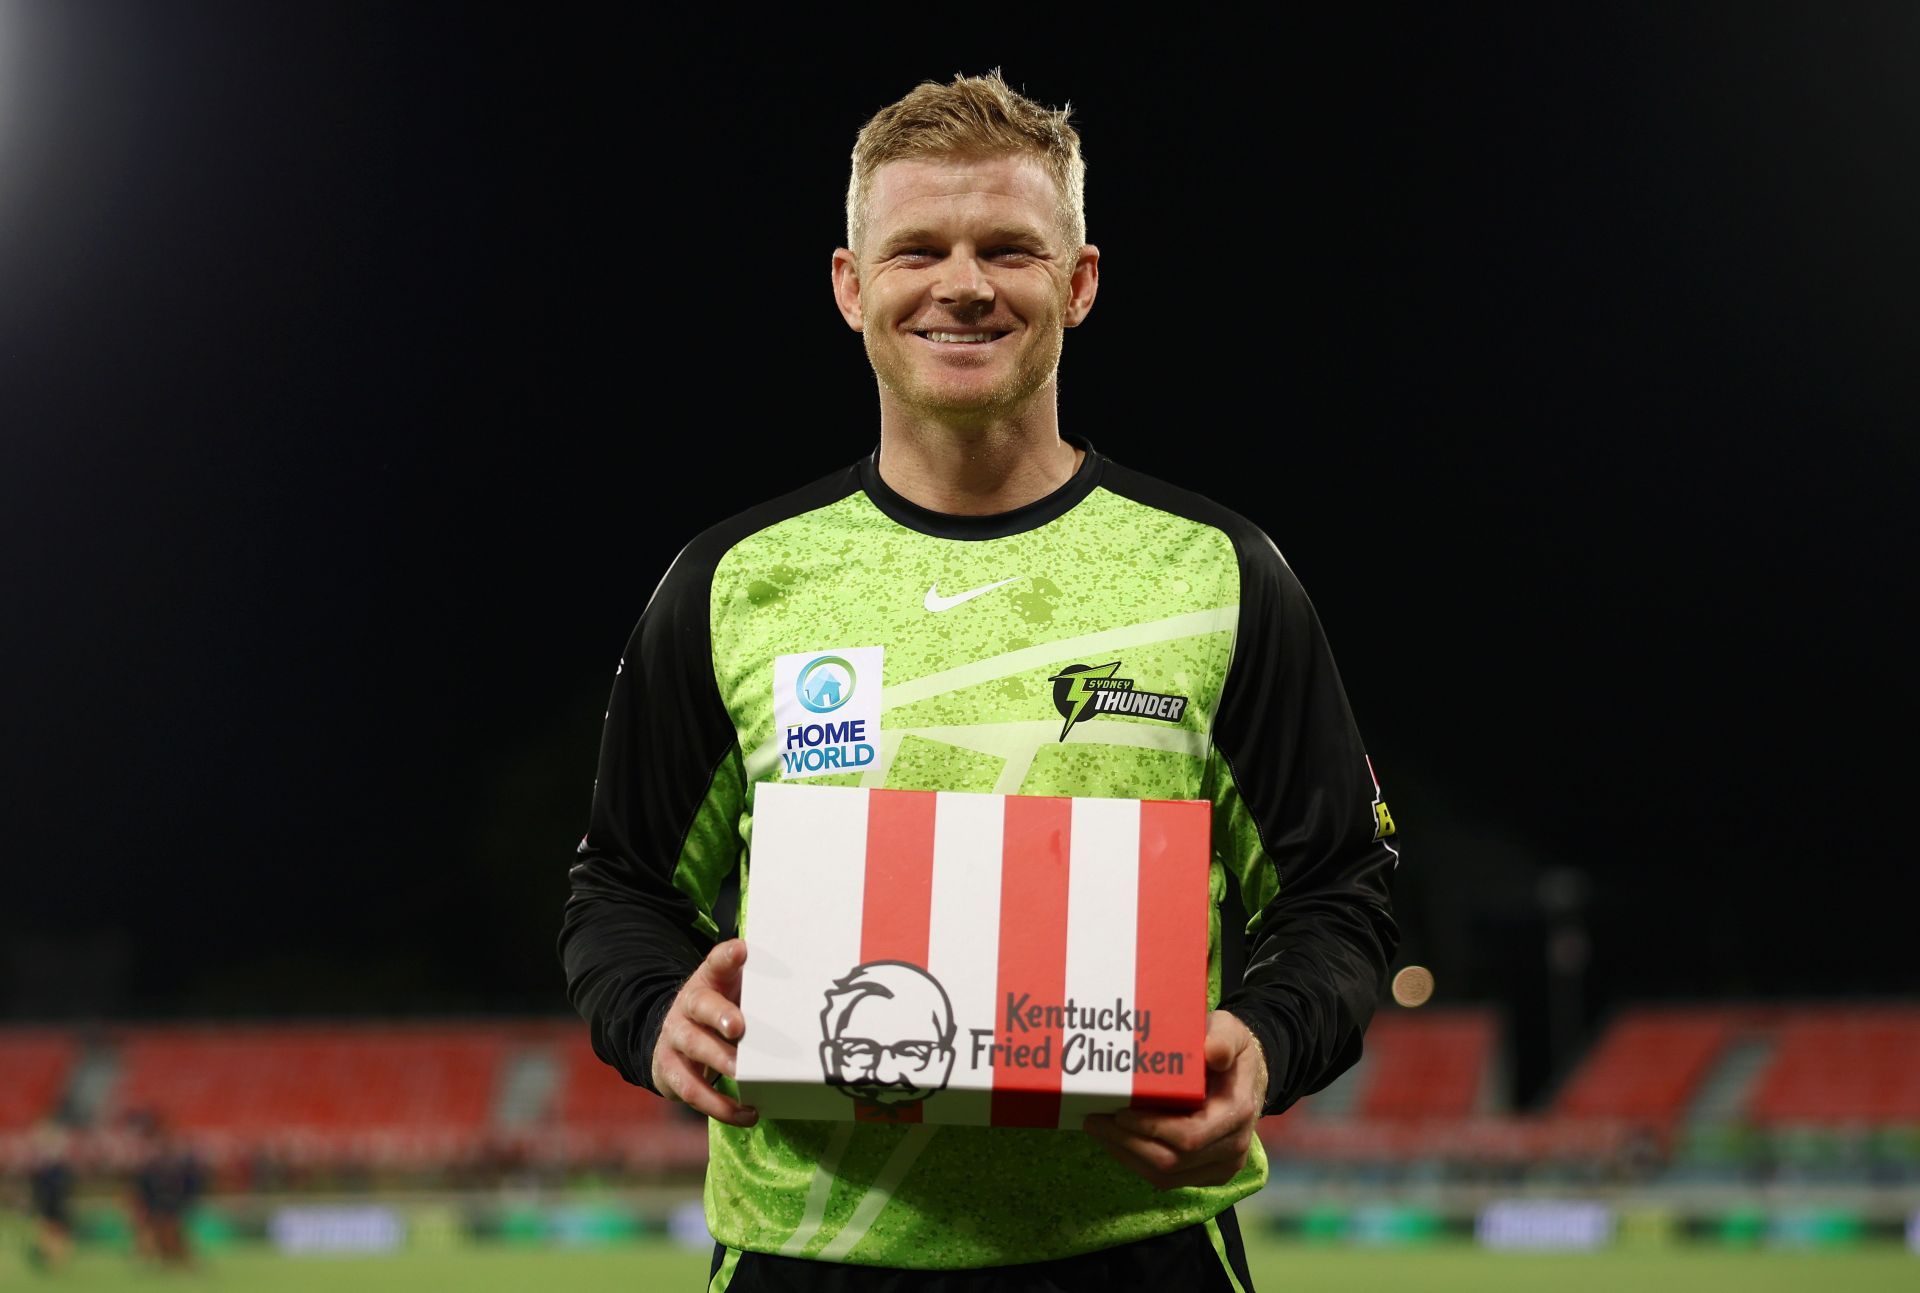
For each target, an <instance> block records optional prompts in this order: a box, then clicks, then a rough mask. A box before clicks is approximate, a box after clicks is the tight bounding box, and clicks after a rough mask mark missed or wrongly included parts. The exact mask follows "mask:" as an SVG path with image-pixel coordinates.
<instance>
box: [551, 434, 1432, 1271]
mask: <svg viewBox="0 0 1920 1293" xmlns="http://www.w3.org/2000/svg"><path fill="white" fill-rule="evenodd" d="M1068 439H1069V440H1070V441H1072V442H1073V443H1075V444H1077V445H1078V446H1079V447H1081V448H1082V449H1085V450H1086V454H1085V458H1084V460H1083V461H1082V463H1081V466H1080V467H1079V469H1078V470H1077V471H1076V473H1075V474H1074V476H1073V478H1072V479H1071V480H1069V481H1068V482H1067V483H1066V484H1064V485H1062V486H1061V487H1060V488H1059V489H1057V490H1055V491H1054V492H1053V493H1051V494H1049V495H1047V496H1046V497H1044V498H1041V499H1039V500H1037V501H1036V502H1033V503H1031V504H1028V505H1027V506H1024V507H1021V508H1018V509H1016V510H1014V511H1011V512H1005V513H1001V514H998V515H991V516H950V515H944V514H940V513H935V512H931V511H928V510H926V509H924V508H922V507H919V506H917V505H916V504H914V503H912V502H911V501H909V500H908V499H906V498H904V497H902V496H901V495H899V494H897V493H896V492H894V491H893V490H892V489H890V488H889V487H888V486H887V485H886V483H885V482H884V481H883V480H882V479H881V478H880V474H879V471H878V465H877V452H876V454H875V455H873V456H869V457H868V458H866V459H864V460H862V461H860V462H857V463H854V464H852V465H851V466H849V467H846V468H844V469H842V470H839V471H836V472H834V473H833V474H832V475H829V476H827V477H824V478H822V479H820V480H818V481H815V482H814V483H813V484H811V485H808V486H806V487H804V488H802V489H799V490H797V491H795V492H793V493H791V494H788V495H786V496H784V497H782V498H778V499H775V500H773V501H771V502H769V503H766V504H763V505H761V506H759V507H756V508H754V509H752V510H750V511H747V512H744V513H742V514H740V515H739V516H736V517H734V518H732V519H731V520H728V521H726V522H723V523H722V524H720V525H717V526H714V527H713V528H711V529H709V530H707V531H705V532H704V533H702V534H701V535H699V536H698V537H697V538H695V539H694V541H693V542H692V543H690V544H689V545H688V546H687V547H686V548H685V549H684V550H683V551H682V552H681V553H680V555H679V556H678V558H676V560H675V561H674V563H673V565H672V567H671V568H670V569H669V570H668V571H667V574H666V576H665V577H664V578H663V579H662V581H661V583H660V586H659V587H658V588H657V589H656V590H655V592H654V594H653V597H652V598H651V600H649V601H648V603H647V605H646V608H645V610H644V611H643V613H642V614H641V616H640V621H639V624H638V626H637V627H636V628H635V630H634V632H633V636H632V639H631V640H630V641H629V643H628V645H627V650H626V654H625V656H624V657H623V659H622V660H621V664H620V668H619V671H618V673H617V674H616V676H615V679H614V686H613V694H612V698H611V700H610V702H609V705H608V708H607V714H606V725H605V729H604V732H603V735H602V739H601V747H600V760H599V771H598V778H597V780H596V782H595V787H594V795H593V806H592V812H591V816H590V821H589V826H588V829H587V833H586V836H585V838H583V839H582V840H581V841H580V844H579V847H578V849H577V852H576V860H575V862H574V865H573V869H572V893H571V896H570V898H569V900H568V903H567V907H566V912H565V916H564V920H563V923H562V928H561V933H560V939H559V951H560V957H561V961H562V963H563V965H564V967H565V970H566V975H567V986H568V992H569V995H570V997H571V999H572V1001H573V1004H574V1006H575V1008H576V1009H577V1010H578V1011H579V1012H580V1014H581V1015H582V1017H583V1018H584V1019H585V1020H586V1021H587V1023H588V1025H589V1027H590V1032H591V1036H592V1041H593V1047H594V1050H595V1052H596V1053H597V1054H598V1055H599V1056H600V1058H601V1059H603V1060H605V1061H606V1062H607V1063H609V1064H611V1065H613V1066H614V1067H615V1068H617V1069H618V1070H619V1071H620V1073H621V1074H622V1075H623V1076H624V1077H625V1078H626V1079H627V1080H628V1081H629V1082H633V1083H635V1084H638V1085H640V1086H643V1087H647V1088H648V1089H650V1090H651V1089H652V1087H651V1083H650V1078H651V1056H652V1053H653V1048H654V1044H655V1042H656V1040H657V1038H658V1036H659V1032H660V1027H661V1022H662V1020H663V1018H664V1017H665V1014H666V1012H667V1009H668V1007H669V1006H670V1005H671V1004H672V1001H673V998H674V996H675V994H676V992H677V991H678V989H679V987H680V985H681V984H682V983H683V982H684V981H685V980H686V978H687V977H688V976H689V975H690V974H691V973H692V972H693V970H694V969H695V968H696V967H697V966H698V964H699V962H700V961H701V959H702V958H703V957H704V956H705V955H706V953H707V952H708V951H709V950H710V949H711V948H712V946H713V944H714V942H715V940H716V939H717V938H718V937H719V936H720V934H721V931H720V930H719V928H718V927H717V926H716V923H715V920H714V903H715V899H716V897H717V895H718V894H719V892H720V890H721V888H722V887H723V885H724V884H725V882H726V881H727V879H728V878H729V877H730V876H733V875H734V874H735V873H736V872H738V873H739V879H740V892H741V901H740V934H741V936H742V937H744V938H745V939H746V941H747V945H748V948H749V952H751V948H752V946H753V925H752V904H751V896H752V889H751V883H750V881H751V874H750V866H749V863H750V856H749V846H750V844H751V840H752V831H753V798H754V797H753V790H754V787H755V786H757V785H758V784H760V783H761V782H764V781H769V780H774V779H794V778H806V779H808V780H811V781H813V782H815V783H817V784H825V785H855V786H884V787H892V788H902V789H915V790H946V791H986V792H994V793H1001V794H1029V795H1071V796H1116V797H1126V798H1137V799H1202V800H1206V801H1209V802H1210V803H1211V805H1212V817H1213V829H1212V841H1213V842H1212V854H1213V857H1212V866H1211V875H1210V896H1211V899H1212V901H1211V902H1210V904H1209V910H1210V912H1211V920H1210V928H1209V935H1208V936H1209V948H1210V951H1209V969H1208V989H1207V993H1208V996H1207V1005H1208V1007H1209V1008H1214V1007H1216V1006H1217V1007H1219V1008H1223V1009H1226V1010H1230V1011H1232V1012H1233V1013H1234V1014H1235V1015H1237V1016H1238V1017H1239V1018H1240V1019H1242V1020H1243V1021H1244V1022H1245V1023H1246V1025H1247V1027H1248V1028H1249V1029H1250V1030H1251V1031H1252V1032H1253V1034H1254V1035H1255V1037H1257V1038H1258V1040H1259V1042H1260V1045H1261V1047H1262V1049H1263V1051H1264V1053H1265V1056H1266V1060H1267V1071H1268V1090H1267V1096H1266V1106H1265V1107H1266V1111H1267V1112H1268V1113H1275V1112H1279V1111H1281V1110H1284V1109H1286V1108H1287V1107H1288V1106H1289V1105H1291V1104H1292V1103H1293V1102H1294V1101H1295V1100H1297V1099H1299V1098H1300V1097H1301V1096H1303V1095H1306V1094H1309V1093H1311V1092H1313V1091H1316V1090H1319V1089H1320V1088H1321V1087H1323V1086H1325V1085H1326V1084H1327V1083H1328V1082H1330V1081H1332V1080H1333V1079H1334V1078H1335V1077H1336V1076H1338V1075H1339V1074H1340V1073H1341V1072H1343V1071H1345V1070H1346V1069H1347V1068H1348V1067H1350V1066H1351V1065H1352V1064H1353V1063H1354V1061H1355V1060H1357V1059H1358V1058H1359V1055H1360V1048H1361V1037H1362V1034H1363V1033H1364V1031H1365V1029H1366V1027H1367V1024H1368V1022H1369V1020H1370V1019H1371V1018H1372V1014H1373V1010H1374V1006H1375V1002H1376V999H1377V996H1378V991H1379V986H1380V983H1381V981H1382V979H1383V978H1384V975H1385V972H1386V969H1387V966H1388V964H1389V961H1390V960H1391V958H1392V956H1393V953H1394V951H1395V949H1396V947H1397V945H1398V938H1399V936H1398V931H1397V929H1396V927H1395V924H1394V921H1393V917H1392V906H1391V899H1390V896H1389V881H1390V879H1391V875H1392V872H1393V869H1394V867H1395V866H1396V865H1397V863H1398V853H1397V852H1396V850H1395V848H1394V843H1395V841H1394V839H1393V836H1394V827H1393V821H1392V817H1391V816H1390V814H1389V813H1388V812H1387V809H1386V805H1385V804H1384V802H1383V801H1382V799H1381V793H1380V788H1379V784H1378V782H1377V781H1376V780H1375V778H1374V775H1373V769H1372V765H1371V763H1370V761H1369V760H1368V758H1367V755H1366V752H1365V749H1364V747H1363V745H1362V744H1361V740H1360V736H1359V733H1358V731H1357V730H1356V729H1355V726H1354V721H1353V717H1352V713H1351V711H1350V709H1349V707H1348V704H1347V700H1346V696H1345V693H1344V691H1343V690H1342V687H1341V683H1340V676H1339V673H1338V671H1337V670H1336V668H1335V667H1334V662H1333V657H1332V655H1331V653H1330V652H1329V650H1328V647H1327V642H1326V638H1325V635H1324V634H1323V632H1322V630H1321V626H1320V622H1319V620H1318V618H1317V617H1316V615H1315V614H1314V611H1313V607H1312V605H1311V604H1310V603H1309V602H1308V600H1307V597H1306V594H1305V593H1304V591H1303V590H1302V589H1301V587H1300V584H1299V582H1298V580H1296V579H1295V577H1294V575H1293V572H1292V571H1291V570H1290V569H1289V568H1288V566H1287V564H1286V562H1285V561H1284V560H1282V558H1281V556H1280V554H1279V552H1278V551H1277V550H1276V549H1275V547H1274V545H1273V543H1272V541H1271V540H1270V539H1268V537H1267V536H1266V535H1265V534H1264V533H1262V532H1261V531H1260V529H1259V528H1257V527H1256V526H1254V525H1253V524H1252V523H1250V522H1249V521H1247V520H1245V519H1244V518H1242V517H1241V516H1239V515H1237V514H1236V513H1234V512H1232V511H1230V510H1228V509H1226V508H1224V507H1221V506H1219V505H1218V504H1216V503H1213V502H1212V501H1210V500H1208V499H1206V498H1203V497H1201V496H1200V495H1197V494H1194V493H1191V492H1188V491H1186V490H1183V489H1179V488H1176V487H1174V486H1171V485H1169V484H1166V483H1164V482H1162V481H1159V480H1156V479H1154V478H1152V477H1150V476H1146V475H1144V474H1142V473H1139V472H1136V471H1132V470H1129V469H1127V468H1125V467H1123V466H1121V465H1120V464H1118V463H1115V462H1113V461H1112V460H1110V459H1107V458H1105V457H1103V456H1102V455H1100V454H1098V453H1096V452H1095V451H1094V450H1093V449H1092V448H1091V446H1089V445H1087V444H1086V442H1085V441H1082V440H1078V439H1076V438H1074V437H1068ZM836 662H837V663H836ZM856 663H857V665H858V667H857V668H856V667H855V666H856ZM796 678H798V679H799V681H798V682H797V683H796V681H795V679H796ZM1095 679H1097V680H1098V681H1097V682H1095V681H1092V680H1095ZM781 688H784V689H785V692H792V693H793V695H792V696H787V695H786V694H785V692H782V691H781ZM856 693H858V694H857V696H856ZM796 704H799V705H801V706H803V707H804V709H806V710H809V711H819V710H823V709H830V710H834V711H838V712H837V714H830V715H829V719H831V718H833V717H839V718H840V720H841V721H839V722H838V723H837V724H835V723H832V722H830V721H829V722H827V723H822V724H820V725H819V727H818V729H817V730H815V731H813V732H811V733H809V734H808V740H809V741H811V742H812V745H811V746H810V747H809V746H808V745H807V743H806V742H803V741H797V740H796V739H793V738H792V736H791V729H792V727H793V726H794V724H793V721H792V720H793V719H794V718H795V716H796V714H798V716H799V717H800V718H802V719H806V718H807V715H806V714H805V713H800V712H799V711H796V710H795V709H794V706H795V705H796ZM843 706H844V708H842V707H843ZM854 713H858V714H860V715H861V717H860V719H859V720H858V722H857V724H856V722H855V721H854V720H853V719H852V718H850V717H848V716H850V715H852V714H854ZM822 732H824V733H825V736H826V738H827V744H825V745H823V744H822V743H821V741H820V740H819V739H818V738H819V737H820V735H821V733H822ZM834 738H838V739H839V744H837V745H835V744H832V741H833V740H834ZM853 738H857V739H853ZM1229 883H1231V884H1235V885H1237V886H1238V887H1239V893H1240V897H1241V900H1242V903H1243V904H1244V909H1245V910H1246V911H1247V912H1249V913H1251V919H1250V921H1249V923H1248V926H1247V934H1248V944H1247V958H1246V968H1245V973H1244V976H1243V977H1242V980H1241V981H1240V982H1239V983H1237V984H1233V985H1230V990H1227V991H1224V992H1223V985H1222V983H1221V981H1220V914H1219V904H1220V902H1221V901H1222V900H1223V899H1224V897H1225V895H1226V892H1227V885H1228V884H1229ZM722 1086H723V1089H728V1090H731V1084H730V1083H728V1082H726V1081H725V1080H724V1079H723V1080H722ZM709 1128H710V1135H709V1151H710V1152H709V1165H708V1171H707V1179H706V1195H705V1197H706V1210H707V1222H708V1226H709V1228H710V1229H711V1230H712V1232H713V1234H714V1236H715V1237H716V1238H717V1239H719V1240H721V1241H722V1242H724V1243H726V1244H727V1245H729V1246H731V1247H734V1248H742V1249H750V1250H755V1251H762V1252H772V1253H785V1254H788V1255H792V1256H798V1257H807V1258H819V1259H823V1260H832V1261H844V1262H854V1263H868V1264H875V1265H885V1266H907V1267H923V1268H960V1267H971V1266H986V1265H999V1264H1004V1263H1012V1262H1026V1261H1038V1260H1044V1259H1048V1258H1053V1257H1063V1256H1068V1255H1071V1254H1074V1253H1079V1252H1085V1251H1090V1250H1093V1249H1098V1248H1103V1247H1108V1246H1111V1245H1114V1244H1119V1243H1126V1242H1130V1241H1132V1240H1136V1239H1141V1238H1145V1237H1147V1236H1150V1235H1155V1234H1161V1233H1165V1232H1168V1231H1172V1230H1176V1229H1179V1228H1181V1227H1184V1226H1188V1225H1191V1224H1194V1223H1195V1222H1198V1221H1203V1220H1205V1219H1207V1218H1209V1217H1212V1216H1214V1215H1215V1214H1217V1213H1218V1212H1220V1211H1221V1210H1222V1209H1224V1208H1226V1207H1227V1206H1229V1205H1230V1204H1232V1203H1234V1202H1235V1201H1237V1200H1239V1199H1242V1198H1244V1197H1246V1196H1247V1195H1249V1194H1252V1193H1253V1192H1254V1191H1256V1190H1258V1189H1259V1188H1260V1186H1261V1185H1262V1184H1263V1183H1264V1182H1265V1180H1266V1175H1267V1160H1266V1156H1265V1153H1264V1152H1263V1150H1262V1149H1261V1147H1260V1144H1259V1142H1258V1141H1257V1140H1256V1141H1255V1142H1254V1146H1253V1149H1252V1152H1251V1153H1250V1154H1249V1156H1248V1159H1247V1162H1246V1165H1245V1167H1244V1168H1243V1169H1242V1170H1241V1171H1240V1172H1239V1173H1238V1175H1236V1176H1235V1177H1234V1178H1233V1179H1232V1180H1231V1181H1230V1182H1228V1183H1226V1184H1224V1185H1219V1186H1207V1187H1189V1188H1182V1189H1175V1190H1169V1191H1158V1190H1155V1189H1154V1188H1153V1187H1152V1186H1150V1185H1149V1184H1147V1183H1146V1182H1145V1181H1143V1180H1141V1179H1140V1178H1138V1177H1136V1176H1134V1175H1132V1174H1131V1173H1129V1172H1127V1171H1126V1170H1125V1169H1123V1168H1122V1167H1120V1166H1119V1165H1118V1164H1116V1163H1115V1162H1114V1161H1113V1160H1112V1159H1110V1158H1109V1157H1108V1156H1107V1154H1106V1153H1105V1152H1104V1150H1102V1148H1101V1147H1100V1146H1099V1145H1098V1144H1097V1143H1096V1142H1094V1141H1093V1140H1092V1139H1091V1138H1090V1137H1088V1136H1086V1135H1085V1134H1083V1133H1081V1132H1078V1131H1045V1130H1031V1129H1023V1128H990V1127H954V1126H944V1127H935V1126H918V1125H910V1126H896V1125H887V1124H875V1123H854V1122H841V1123H829V1122H810V1121H782V1120H774V1119H764V1118H763V1119H762V1120H761V1121H760V1122H759V1124H758V1125H756V1126H754V1127H751V1128H745V1129H742V1128H736V1127H731V1126H727V1125H725V1124H722V1123H719V1122H710V1123H709Z"/></svg>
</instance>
